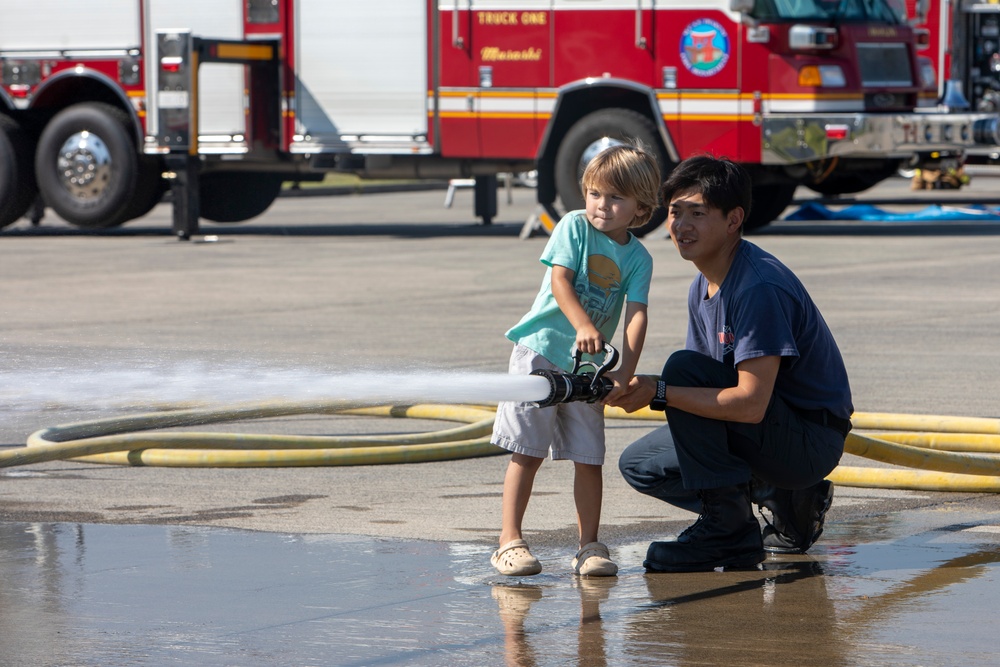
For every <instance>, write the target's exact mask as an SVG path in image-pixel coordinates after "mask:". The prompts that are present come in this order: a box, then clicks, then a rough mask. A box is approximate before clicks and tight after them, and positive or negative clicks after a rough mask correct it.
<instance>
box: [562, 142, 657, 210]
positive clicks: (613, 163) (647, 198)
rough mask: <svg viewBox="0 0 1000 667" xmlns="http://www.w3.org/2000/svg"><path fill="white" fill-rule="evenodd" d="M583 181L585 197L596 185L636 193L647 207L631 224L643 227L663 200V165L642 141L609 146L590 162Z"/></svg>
mask: <svg viewBox="0 0 1000 667" xmlns="http://www.w3.org/2000/svg"><path fill="white" fill-rule="evenodd" d="M580 185H581V187H582V189H583V197H584V199H585V200H586V198H587V190H589V189H590V188H591V187H595V186H596V187H598V188H600V187H601V186H604V187H605V188H608V189H611V190H614V191H615V192H617V193H618V194H620V195H624V196H626V197H635V200H636V202H638V203H639V206H640V207H641V208H642V209H644V211H643V212H642V213H636V216H635V218H634V219H633V220H632V223H631V224H630V225H629V227H640V226H642V225H644V224H646V222H648V221H649V218H650V217H651V216H652V215H653V210H654V209H655V208H656V207H657V205H658V204H659V192H660V167H659V165H657V164H656V158H654V157H653V156H652V155H650V154H649V152H647V151H646V150H645V148H644V147H643V146H642V144H640V143H638V142H635V143H633V144H618V145H616V146H610V147H608V148H605V149H604V150H603V151H601V152H600V153H598V154H597V155H596V156H595V157H594V159H593V160H591V161H590V162H589V163H588V164H587V168H586V169H585V170H584V172H583V178H581V179H580Z"/></svg>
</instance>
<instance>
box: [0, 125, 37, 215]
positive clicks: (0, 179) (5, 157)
mask: <svg viewBox="0 0 1000 667" xmlns="http://www.w3.org/2000/svg"><path fill="white" fill-rule="evenodd" d="M32 148H33V143H32V141H31V138H30V137H29V136H28V134H27V133H26V132H25V131H24V130H22V129H21V126H20V125H18V124H17V123H16V122H15V121H14V120H13V119H11V118H8V117H7V116H0V229H2V228H3V227H6V226H7V225H9V224H11V223H12V222H14V221H15V220H17V219H18V218H20V217H21V216H22V215H24V214H25V213H27V212H28V209H29V208H30V207H31V203H32V202H33V201H34V200H35V197H36V196H37V195H38V190H37V188H36V187H35V171H34V169H33V167H32V164H31V151H32Z"/></svg>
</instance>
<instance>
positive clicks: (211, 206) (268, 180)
mask: <svg viewBox="0 0 1000 667" xmlns="http://www.w3.org/2000/svg"><path fill="white" fill-rule="evenodd" d="M283 182H284V179H283V178H282V177H281V176H280V175H278V174H265V173H259V172H252V171H214V172H209V173H207V174H202V175H201V177H200V178H199V184H198V196H199V199H200V200H201V217H203V218H205V219H206V220H211V221H213V222H243V221H244V220H249V219H250V218H254V217H257V216H258V215H260V214H261V213H263V212H264V211H266V210H267V209H268V207H269V206H270V205H271V204H272V203H273V202H274V200H275V199H277V197H278V195H279V194H280V193H281V184H282V183H283Z"/></svg>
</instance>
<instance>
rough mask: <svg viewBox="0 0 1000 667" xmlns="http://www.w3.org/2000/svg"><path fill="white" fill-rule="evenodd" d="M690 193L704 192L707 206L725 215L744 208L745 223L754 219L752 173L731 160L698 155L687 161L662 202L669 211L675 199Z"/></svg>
mask: <svg viewBox="0 0 1000 667" xmlns="http://www.w3.org/2000/svg"><path fill="white" fill-rule="evenodd" d="M686 190H695V191H697V192H700V193H701V197H702V199H704V200H705V203H706V204H708V205H709V206H711V207H713V208H717V209H720V210H721V211H722V212H723V213H724V214H728V213H729V212H730V211H732V210H733V209H734V208H737V207H740V208H742V209H743V220H744V221H745V220H746V219H747V218H748V217H749V216H750V199H751V182H750V174H748V173H747V170H746V169H744V168H743V167H741V166H740V165H738V164H736V163H735V162H733V161H732V160H730V159H729V158H717V157H712V156H711V155H696V156H694V157H689V158H688V159H686V160H684V161H683V162H681V163H680V164H678V165H677V166H676V167H674V169H673V171H671V172H670V175H669V176H668V177H667V180H666V181H665V182H664V183H663V186H662V187H661V188H660V202H661V203H662V204H663V206H666V207H668V208H669V206H670V200H671V199H673V196H674V195H675V194H677V193H678V192H684V191H686Z"/></svg>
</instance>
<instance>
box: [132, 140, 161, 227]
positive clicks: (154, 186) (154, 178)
mask: <svg viewBox="0 0 1000 667" xmlns="http://www.w3.org/2000/svg"><path fill="white" fill-rule="evenodd" d="M166 191H167V181H166V180H164V178H163V163H162V162H161V161H160V159H159V158H156V157H152V156H149V155H140V156H139V173H138V175H137V177H136V184H135V196H133V197H132V199H131V201H130V202H129V204H128V207H127V208H126V209H125V213H124V214H123V216H122V217H123V220H122V222H128V221H129V220H135V219H136V218H141V217H142V216H144V215H146V214H147V213H149V212H150V211H152V210H153V207H154V206H156V205H157V204H159V203H160V200H161V199H163V194H164V193H165V192H166Z"/></svg>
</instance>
